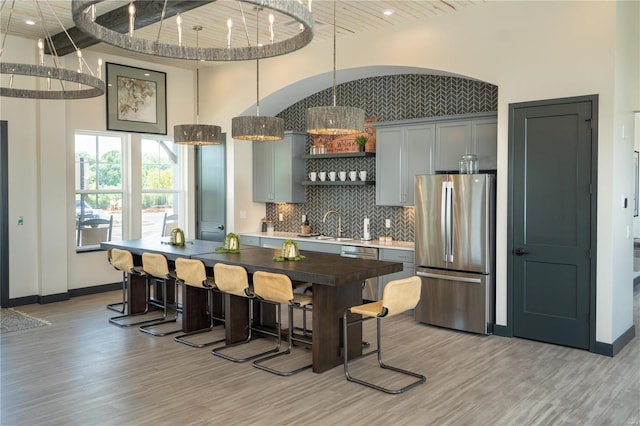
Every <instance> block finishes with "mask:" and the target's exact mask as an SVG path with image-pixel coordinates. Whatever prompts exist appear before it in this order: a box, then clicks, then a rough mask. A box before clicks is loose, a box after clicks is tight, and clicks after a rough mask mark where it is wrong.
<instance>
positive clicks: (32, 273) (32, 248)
mask: <svg viewBox="0 0 640 426" xmlns="http://www.w3.org/2000/svg"><path fill="white" fill-rule="evenodd" d="M5 46H6V47H9V46H15V47H12V48H11V49H10V50H9V49H7V50H5V53H4V54H3V56H2V60H3V61H6V62H17V63H30V62H32V61H34V60H35V55H36V51H35V45H34V44H33V42H28V41H27V40H24V39H20V38H15V37H7V41H6V42H5ZM0 77H1V78H2V87H8V81H7V79H8V76H7V75H6V74H1V75H0ZM15 78H16V87H19V88H24V89H27V88H30V89H33V88H35V82H33V81H29V80H28V79H26V81H25V83H24V84H20V83H18V80H17V79H18V78H20V77H18V76H16V77H15ZM18 84H19V86H18ZM51 102H53V101H39V102H34V101H30V100H24V99H15V98H5V97H0V118H2V120H7V121H8V133H9V135H8V140H9V147H8V151H9V176H8V177H9V264H10V268H9V285H10V291H9V297H10V298H17V297H23V296H30V295H33V294H40V291H41V288H40V285H39V277H40V273H41V270H40V262H39V245H38V241H39V239H40V236H39V233H40V230H39V228H40V199H39V195H40V190H39V183H40V182H39V181H40V177H39V176H38V173H37V171H38V163H39V152H38V150H37V144H36V141H37V140H38V137H39V132H38V125H37V119H36V114H37V113H38V110H39V106H40V105H41V104H44V105H48V104H51ZM18 216H22V217H23V218H24V225H22V226H18V225H17V218H18ZM65 263H66V262H63V263H62V268H61V271H60V272H61V274H66V268H65V267H64V265H65Z"/></svg>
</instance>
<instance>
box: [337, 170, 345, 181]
mask: <svg viewBox="0 0 640 426" xmlns="http://www.w3.org/2000/svg"><path fill="white" fill-rule="evenodd" d="M338 177H339V178H340V180H341V181H343V182H344V181H345V180H347V172H340V173H338Z"/></svg>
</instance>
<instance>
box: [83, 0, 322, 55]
mask: <svg viewBox="0 0 640 426" xmlns="http://www.w3.org/2000/svg"><path fill="white" fill-rule="evenodd" d="M167 1H168V0H164V1H163V6H162V11H161V14H160V21H159V24H160V25H159V29H158V31H157V35H156V36H155V39H154V37H147V38H143V37H142V36H140V37H139V36H138V34H137V33H135V30H136V29H138V28H141V27H143V26H144V24H139V23H137V22H136V9H137V8H136V4H138V5H139V6H140V7H143V6H144V4H145V2H143V1H138V2H131V3H129V7H128V18H129V29H128V32H126V33H124V34H123V33H120V32H117V31H115V30H114V29H112V28H109V27H108V26H106V25H103V24H101V23H100V22H99V21H100V20H99V19H96V6H101V3H108V2H107V1H106V0H72V2H71V11H72V14H73V21H74V23H75V24H76V26H77V27H78V29H80V30H81V31H83V32H84V33H86V34H88V35H90V36H91V37H93V38H95V39H96V40H98V41H100V42H104V43H107V44H110V45H112V46H116V47H120V48H122V49H126V50H129V51H132V52H136V53H144V54H147V55H153V56H159V57H165V58H174V59H186V60H201V61H246V60H255V59H262V58H270V57H274V56H279V55H285V54H287V53H291V52H294V51H296V50H298V49H301V48H302V47H304V46H306V45H307V44H309V43H310V42H311V40H312V39H313V17H312V15H311V11H310V3H311V2H310V1H309V6H308V7H307V6H305V5H303V4H302V2H300V1H294V0H238V2H239V3H246V4H249V5H253V6H255V7H259V8H266V9H270V10H272V11H273V12H275V13H279V14H282V15H284V16H286V17H288V18H291V19H293V20H294V21H295V22H296V23H297V25H296V26H295V31H293V32H289V33H288V36H287V38H285V39H283V40H277V41H274V42H273V43H270V44H265V45H263V46H262V45H260V46H234V45H233V43H232V31H233V22H232V20H231V19H230V18H229V19H227V20H226V22H225V23H224V24H221V25H218V26H214V27H212V32H215V33H214V34H217V35H219V37H218V38H226V40H220V41H219V43H220V47H206V46H203V47H199V48H196V47H191V46H186V45H183V43H182V17H181V15H180V14H179V13H178V14H177V16H176V19H175V20H173V19H172V20H171V21H170V20H169V19H166V20H165V19H164V18H165V14H166V10H167ZM205 3H206V2H205ZM211 3H216V0H213V1H211ZM220 3H221V5H220V9H221V12H218V11H216V13H215V14H211V15H210V16H211V17H216V16H221V14H223V13H224V8H225V7H226V6H227V5H228V2H223V1H220ZM227 9H228V7H227ZM196 10H198V9H196ZM242 20H243V22H244V23H245V31H246V21H245V17H244V16H242ZM209 24H211V23H209ZM163 25H164V26H165V29H166V31H165V32H166V33H171V34H173V35H172V36H171V37H174V39H173V42H167V40H168V37H167V35H166V34H164V35H163V34H161V33H162V31H163ZM222 27H224V28H222ZM142 33H144V31H142ZM222 34H224V36H223V35H222ZM147 35H149V36H150V35H151V34H150V33H148V32H147ZM234 35H235V34H234ZM225 36H226V37H225ZM161 37H162V39H161ZM214 37H215V35H214ZM224 41H226V43H224V45H222V43H223V42H224ZM214 43H215V40H214ZM214 43H212V44H214Z"/></svg>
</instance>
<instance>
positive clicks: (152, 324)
mask: <svg viewBox="0 0 640 426" xmlns="http://www.w3.org/2000/svg"><path fill="white" fill-rule="evenodd" d="M152 279H153V280H155V281H156V282H159V283H161V284H162V309H163V315H162V317H160V318H158V319H157V320H156V321H153V322H150V323H149V324H146V325H143V326H141V327H139V330H140V331H142V332H143V333H147V334H151V335H153V336H158V337H162V336H167V335H169V334H174V333H179V332H181V331H182V327H180V328H178V329H176V330H169V331H158V330H153V329H152V327H156V326H158V325H160V324H168V323H170V322H176V321H177V320H178V312H177V311H176V315H175V317H173V318H169V319H167V305H168V302H167V280H166V279H162V278H156V277H152ZM176 308H177V300H176Z"/></svg>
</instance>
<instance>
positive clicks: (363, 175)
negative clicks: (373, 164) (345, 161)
mask: <svg viewBox="0 0 640 426" xmlns="http://www.w3.org/2000/svg"><path fill="white" fill-rule="evenodd" d="M358 176H360V180H362V181H364V180H367V171H366V170H361V171H360V173H359V174H358Z"/></svg>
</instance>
